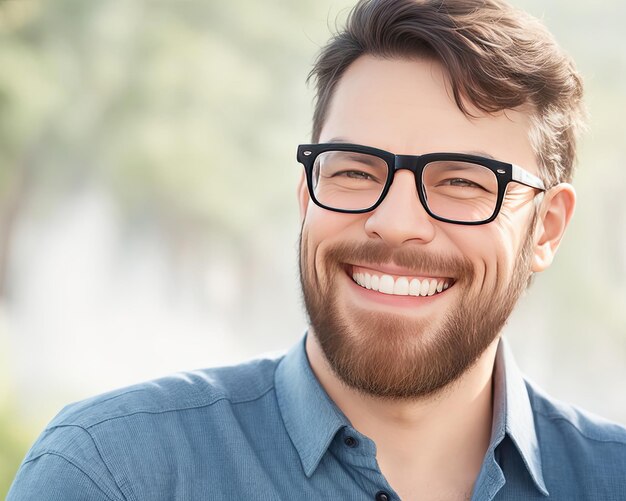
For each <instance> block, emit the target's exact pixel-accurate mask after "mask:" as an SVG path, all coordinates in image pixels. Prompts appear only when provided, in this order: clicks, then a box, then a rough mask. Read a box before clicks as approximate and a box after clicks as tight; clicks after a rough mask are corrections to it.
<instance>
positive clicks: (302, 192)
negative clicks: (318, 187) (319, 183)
mask: <svg viewBox="0 0 626 501" xmlns="http://www.w3.org/2000/svg"><path fill="white" fill-rule="evenodd" d="M297 195H298V203H299V205H300V222H303V221H304V217H305V216H306V209H307V207H308V206H309V200H310V197H309V190H308V188H307V184H306V176H305V174H304V171H303V172H302V174H301V175H300V181H299V182H298V189H297Z"/></svg>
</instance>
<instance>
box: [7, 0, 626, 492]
mask: <svg viewBox="0 0 626 501" xmlns="http://www.w3.org/2000/svg"><path fill="white" fill-rule="evenodd" d="M513 3H514V4H515V5H517V6H519V7H521V8H524V9H526V10H528V11H530V12H531V13H533V14H535V15H536V16H538V17H540V18H542V19H544V21H545V23H546V24H547V25H548V27H549V28H550V30H551V31H552V32H553V33H554V34H555V36H556V38H557V39H558V40H559V42H560V43H561V44H562V45H563V46H564V47H565V48H566V49H567V51H568V52H569V53H570V54H571V55H572V56H573V57H574V59H575V60H576V62H577V65H578V67H579V69H580V70H581V72H582V73H583V76H584V77H585V81H586V89H587V103H588V108H589V111H590V115H591V121H590V126H591V132H590V133H589V134H588V135H587V136H586V137H585V138H584V139H583V141H582V144H581V150H580V168H579V170H578V173H577V176H576V180H575V186H576V188H577V191H578V208H577V213H576V215H575V218H574V221H573V223H572V226H571V229H570V231H569V234H568V235H567V237H566V238H565V241H564V243H563V245H562V248H561V251H560V254H559V256H558V258H557V261H556V263H555V265H554V266H553V267H552V268H551V269H550V270H549V271H548V272H546V273H545V274H543V276H540V277H538V279H537V280H536V282H535V284H534V285H533V287H532V288H531V289H530V291H529V293H528V295H527V297H525V298H524V299H523V301H522V302H521V304H520V305H519V307H518V309H517V310H516V312H515V314H514V316H513V318H512V319H511V321H510V323H509V325H508V327H507V333H508V337H509V340H510V342H511V344H512V345H513V348H514V351H515V353H516V356H517V360H518V363H519V365H520V366H521V367H522V369H523V370H524V371H525V372H526V373H527V374H528V375H529V376H530V377H531V378H532V379H534V380H535V381H537V382H539V383H540V384H541V385H542V386H543V387H544V388H546V389H547V390H548V391H549V392H551V393H552V394H553V395H555V396H557V397H559V398H562V399H564V400H568V401H570V402H574V403H576V404H578V405H580V406H583V407H585V408H587V409H589V410H591V411H593V412H595V413H599V414H601V415H604V416H606V417H609V418H611V419H613V420H617V421H620V422H621V423H623V424H626V392H625V391H624V382H625V381H626V231H625V230H626V202H625V198H624V193H626V162H625V161H624V159H625V158H626V137H625V135H624V127H623V124H622V121H623V116H624V113H625V112H626V52H625V51H624V50H623V46H624V41H625V40H624V36H623V25H624V23H625V22H626V6H625V4H624V3H623V2H620V1H619V0H604V1H599V2H596V3H593V4H592V3H591V2H585V1H582V0H579V1H572V0H552V1H550V2H543V1H539V0H534V1H531V0H527V1H523V0H516V1H515V2H513ZM351 5H352V2H348V1H345V0H342V1H339V0H336V1H332V0H317V1H314V0H299V1H298V2H286V1H281V0H268V1H266V2H256V1H254V0H236V1H234V2H230V3H226V2H206V1H200V0H185V1H180V2H166V1H164V0H136V1H134V2H128V1H127V0H91V1H89V2H84V1H82V0H55V1H54V2H50V1H47V0H0V37H1V38H2V40H1V42H0V152H1V156H0V493H2V492H5V490H6V489H7V488H8V484H9V482H10V480H11V479H12V477H13V475H14V472H15V470H16V468H17V465H18V464H19V461H20V460H21V458H22V456H23V455H24V454H25V452H26V448H27V447H28V445H29V444H30V443H31V442H32V441H33V440H34V438H35V437H36V435H37V434H38V433H39V431H40V430H41V428H42V427H43V426H44V425H45V423H46V422H47V421H49V420H50V419H51V418H52V417H53V415H54V414H56V412H58V410H59V409H60V408H61V407H62V406H63V405H64V404H66V403H68V402H70V401H74V400H77V399H81V398H84V397H87V396H89V395H92V394H95V393H99V392H103V391H106V390H109V389H113V388H116V387H119V386H123V385H128V384H132V383H135V382H139V381H142V380H146V379H150V378H155V377H159V376H162V375H166V374H168V373H171V372H174V371H178V370H188V369H195V368H200V367H206V366H210V365H221V364H228V363H234V362H237V361H240V360H243V359H246V358H249V357H252V356H255V355H258V354H260V353H263V352H267V351H275V350H282V349H286V348H288V347H289V346H291V345H292V344H293V343H294V342H296V340H297V339H299V338H300V336H301V335H302V334H303V333H304V330H305V328H306V321H305V316H304V313H303V308H302V306H301V299H300V292H299V284H298V274H297V260H296V256H297V248H296V247H297V237H298V232H299V220H298V214H297V206H296V199H295V186H296V182H297V179H298V175H299V172H300V168H301V167H300V166H299V164H297V163H296V161H295V149H296V145H297V144H298V143H300V142H308V141H309V139H310V118H311V113H312V105H311V103H312V97H313V89H312V88H307V87H306V85H305V82H304V80H305V78H306V75H307V73H308V71H309V69H310V67H311V63H312V61H313V59H314V57H315V55H316V53H317V50H318V48H319V47H320V46H321V45H323V44H324V43H325V42H326V40H327V38H328V37H329V33H330V31H329V28H332V27H333V26H334V25H335V18H336V17H337V16H338V15H339V18H340V19H344V18H345V15H346V13H347V8H348V7H349V6H351ZM3 489H5V490H3Z"/></svg>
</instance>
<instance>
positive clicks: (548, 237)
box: [298, 56, 575, 397]
mask: <svg viewBox="0 0 626 501" xmlns="http://www.w3.org/2000/svg"><path fill="white" fill-rule="evenodd" d="M451 95H452V94H451V91H450V87H449V84H448V81H447V78H446V74H445V70H444V69H443V67H442V66H441V64H439V63H438V62H436V61H433V60H429V59H424V58H421V59H413V60H405V59H381V58H375V57H372V56H362V57H360V58H359V59H357V60H356V61H355V62H354V63H353V64H352V65H351V66H350V67H349V68H348V69H347V70H346V72H345V74H344V75H343V76H342V78H341V80H340V81H339V83H338V85H337V87H336V88H335V91H334V95H333V98H332V100H331V103H330V106H329V109H328V113H327V116H326V120H325V122H324V125H323V128H322V131H321V135H320V139H319V142H320V143H325V142H334V141H337V140H341V141H344V142H351V143H356V144H362V145H368V146H374V147H377V148H381V149H384V150H387V151H390V152H393V153H395V154H411V155H420V154H424V153H432V152H459V153H473V154H478V155H483V156H491V157H493V158H495V159H497V160H501V161H504V162H509V163H514V164H517V165H520V166H522V167H523V168H524V169H526V170H528V171H529V172H531V173H533V174H535V175H538V174H539V168H538V164H537V159H536V155H535V152H534V151H533V149H532V147H531V143H530V140H529V130H530V126H531V122H530V119H529V111H530V110H505V111H503V112H500V113H496V114H485V113H484V112H481V111H480V110H476V109H472V115H473V117H471V118H470V117H468V116H466V115H465V114H463V113H462V112H461V111H460V110H459V108H458V107H457V106H456V104H455V102H454V100H453V99H452V97H451ZM535 194H536V192H535V191H534V190H532V189H531V188H528V187H526V186H523V185H519V184H517V183H511V184H510V185H509V188H508V190H507V195H506V198H505V200H504V203H503V205H502V208H501V210H500V213H499V215H498V217H497V218H496V220H495V221H493V222H491V223H488V224H485V225H478V226H464V225H457V224H451V223H445V222H441V221H437V220H434V219H433V218H431V217H430V216H428V214H427V213H426V211H425V210H424V208H423V207H422V205H421V203H420V201H419V198H418V195H417V191H416V185H415V178H414V176H413V174H412V173H411V172H409V171H406V170H402V171H399V172H397V173H396V175H395V178H394V181H393V184H392V186H391V188H390V190H389V193H388V194H387V196H386V198H385V200H384V201H383V202H382V204H381V205H380V206H379V207H377V208H376V209H375V210H374V211H372V212H369V213H365V214H342V213H337V212H332V211H328V210H325V209H322V208H320V207H318V206H316V205H315V204H314V203H313V202H312V201H311V200H310V197H309V194H308V191H307V188H306V180H305V179H304V176H303V177H302V179H301V181H300V184H299V188H298V195H299V203H300V211H301V216H302V236H301V253H302V256H303V259H302V261H301V267H302V273H305V274H307V275H306V276H307V277H308V284H309V285H308V289H309V295H310V296H312V295H318V296H324V295H327V296H328V295H329V294H330V295H332V305H333V308H332V310H333V311H334V313H335V314H336V315H335V316H336V317H337V318H335V319H334V320H335V321H336V322H339V323H340V324H341V325H342V326H343V327H344V329H343V334H342V335H343V336H346V338H347V337H349V338H350V340H349V341H350V343H351V349H352V350H353V351H354V352H355V353H358V352H359V350H361V351H362V352H363V353H365V352H366V351H367V357H369V358H368V359H367V361H368V363H369V364H371V365H372V370H373V371H374V373H375V372H376V365H377V364H378V365H380V367H381V368H382V367H384V363H383V361H382V360H381V361H377V360H376V353H372V351H373V350H374V349H375V347H376V346H377V345H376V343H380V345H379V349H380V350H381V353H383V354H384V356H385V357H386V358H387V359H388V358H389V357H390V356H393V355H397V356H398V363H397V364H395V365H394V366H391V365H388V366H386V368H385V371H386V373H387V374H388V373H389V372H390V368H391V367H393V368H397V367H399V369H398V371H397V374H395V375H394V374H392V375H391V376H389V377H390V378H391V377H392V376H393V377H395V378H396V379H398V378H401V377H402V371H401V369H402V363H405V364H406V367H407V368H408V367H409V366H410V363H411V357H412V356H414V355H415V354H420V353H421V354H422V355H424V353H428V352H425V351H424V350H422V348H424V347H427V346H430V348H431V349H435V350H436V349H437V343H439V346H443V344H445V340H443V344H442V339H441V336H442V334H443V335H445V329H446V328H448V327H449V326H448V324H446V321H447V320H448V319H449V318H450V316H451V315H452V314H453V313H455V312H456V313H457V315H458V313H459V308H461V307H464V308H465V310H462V311H467V312H468V314H470V313H471V312H472V305H473V304H475V305H476V306H477V307H478V305H480V308H482V310H485V311H482V310H481V309H480V308H479V310H478V311H479V312H480V314H481V315H482V317H483V318H485V319H486V320H485V325H487V323H488V322H487V320H489V318H488V317H489V315H490V314H491V312H492V311H493V309H494V308H493V304H490V300H491V299H493V298H496V299H497V301H498V303H497V304H500V303H502V302H503V301H509V302H510V303H511V304H510V307H511V308H512V305H513V304H514V303H515V301H516V300H517V298H518V297H519V295H520V294H521V292H522V290H523V288H522V287H521V286H517V287H514V288H513V289H507V286H508V285H510V284H511V283H512V282H515V281H516V280H517V282H518V283H520V284H521V283H522V282H523V283H524V284H525V283H526V281H527V279H528V276H529V275H530V273H531V271H533V272H540V271H543V270H544V269H545V268H547V267H548V266H549V265H550V263H551V261H552V258H553V256H554V253H555V252H556V249H557V248H558V245H559V243H560V240H561V238H562V235H563V232H564V230H565V228H566V226H567V224H568V222H569V219H570V217H571V215H572V212H573V207H574V202H575V195H574V191H573V188H572V187H571V186H569V185H566V184H561V185H558V186H557V187H554V188H552V189H550V190H549V191H548V192H546V193H545V194H544V195H543V196H542V197H541V198H540V199H539V200H540V201H541V203H540V205H539V207H538V208H537V203H536V202H537V201H536V200H535ZM536 210H537V214H536V216H535V211H536ZM533 216H535V219H533ZM533 221H534V223H535V224H534V229H533V228H531V227H530V226H531V222H533ZM531 230H532V231H531ZM344 244H345V245H347V246H355V247H356V246H359V245H371V246H375V247H376V248H377V249H384V250H385V251H384V252H383V251H382V250H381V256H382V255H383V254H385V253H386V254H385V255H387V256H389V257H390V259H391V260H390V261H388V262H382V260H378V261H380V262H376V263H368V262H362V261H359V262H354V261H352V262H351V259H350V258H349V257H346V256H345V255H344V254H341V253H340V254H339V255H340V256H341V259H342V260H343V261H342V262H341V263H336V264H338V265H340V266H329V265H328V261H329V260H332V259H335V257H333V253H334V249H336V248H337V247H338V246H339V247H340V246H342V245H344ZM412 254H413V255H415V256H416V260H415V261H414V262H415V263H417V264H416V266H417V267H418V268H419V269H415V268H412V267H411V266H410V265H409V263H412V262H413V261H412V258H411V255H412ZM396 256H397V257H399V259H397V260H396V259H395V257H396ZM419 256H421V258H419ZM524 256H525V259H522V257H524ZM438 259H439V260H441V261H442V263H443V264H442V266H441V267H438V268H439V269H435V270H429V269H427V265H431V266H435V264H436V263H437V262H438V261H437V260H438ZM419 263H421V264H422V265H423V266H421V265H419ZM446 263H448V264H450V266H446ZM451 263H464V265H463V266H462V267H461V268H462V270H465V272H468V270H469V272H471V276H455V274H457V273H461V271H460V270H459V269H458V268H457V267H455V266H452V264H451ZM353 265H357V266H366V267H369V268H372V269H373V270H376V271H380V272H381V273H380V274H382V273H383V272H386V273H388V274H393V275H404V276H426V277H441V278H452V279H453V281H454V280H457V281H456V283H454V285H453V286H452V287H450V288H449V289H448V290H446V291H445V292H444V293H443V294H441V295H436V296H433V297H432V298H405V297H404V298H398V297H397V296H388V295H384V294H382V293H374V292H371V291H368V294H363V293H362V290H361V289H360V287H359V286H358V285H356V284H355V283H354V282H353V280H352V278H351V276H350V269H351V268H350V267H351V266H353ZM311 291H317V294H311ZM305 297H306V290H305ZM329 297H330V296H329ZM497 304H496V306H497ZM325 309H326V308H324V307H322V308H320V310H321V313H320V312H318V314H317V316H318V317H319V316H323V315H324V313H323V312H324V311H325ZM329 310H330V309H329ZM309 313H310V312H309ZM509 313H510V308H509V307H508V306H507V308H506V309H505V310H503V311H502V312H501V315H506V316H508V314H509ZM479 320H480V317H479V318H478V320H477V319H474V321H475V322H477V321H479ZM496 320H497V321H496ZM496 320H494V322H492V323H493V325H492V326H490V328H491V331H489V332H487V331H486V332H485V334H484V336H485V339H482V341H481V345H480V350H483V351H484V350H485V349H486V348H487V346H493V341H494V339H495V338H496V336H497V335H498V332H497V331H494V329H495V328H497V329H499V328H500V327H501V324H502V323H503V322H504V320H505V319H496ZM311 323H312V328H311V329H310V334H311V335H312V336H309V337H310V338H311V343H309V344H308V346H307V349H308V351H309V356H310V359H311V363H312V366H313V367H314V369H315V368H316V367H315V366H316V365H317V366H319V369H320V370H322V369H321V366H322V365H325V366H326V369H328V361H329V359H331V358H332V357H329V356H328V355H329V353H328V349H329V348H328V347H327V348H326V350H327V351H326V354H325V356H320V352H321V351H324V350H320V349H319V342H317V341H319V339H316V337H318V336H316V333H315V329H314V327H313V326H314V325H315V323H316V322H314V321H312V322H311ZM494 326H496V327H494ZM477 329H478V330H479V329H480V327H477ZM371 330H374V331H376V332H370V331H371ZM365 333H367V334H365ZM433 333H437V334H433ZM326 335H327V336H328V333H326ZM365 336H372V337H370V338H369V339H368V338H366V337H365ZM394 336H395V337H394ZM436 336H439V337H438V338H437V339H436ZM363 340H367V343H366V342H364V341H363ZM433 347H434V348H433ZM448 348H450V347H448ZM385 350H386V351H385ZM394 350H395V351H394ZM452 351H453V350H452ZM452 351H450V353H452ZM430 353H431V354H434V355H435V357H434V359H435V360H436V354H437V352H436V351H431V352H430ZM403 354H404V355H405V356H404V357H403V356H402V355H403ZM479 355H480V353H472V354H471V357H470V358H471V359H472V360H469V359H468V360H465V361H463V364H464V366H463V369H464V370H467V369H468V368H469V367H470V366H471V365H472V363H474V362H475V361H476V359H477V356H479ZM468 356H469V355H468ZM357 358H358V357H357ZM416 360H419V361H420V362H421V363H424V359H423V358H422V359H420V358H419V357H418V358H416ZM378 362H380V363H378ZM442 367H443V366H442ZM330 369H331V370H334V369H336V367H333V363H332V362H331V364H330ZM361 369H362V370H363V368H361ZM442 370H443V369H442ZM334 372H335V374H334V376H333V377H335V378H336V379H337V378H338V379H339V380H341V379H342V375H341V373H340V372H337V370H334ZM392 372H393V370H392ZM427 372H428V371H427V370H426V371H423V373H424V374H425V373H427ZM461 375H462V374H461V373H455V374H450V380H449V381H448V383H451V382H452V381H454V380H455V379H457V378H458V377H460V376H461ZM416 377H417V376H416ZM420 377H421V376H420ZM343 379H344V383H346V382H347V381H346V380H345V379H346V378H343ZM439 379H441V378H439ZM390 381H391V379H390ZM392 382H393V381H391V383H392ZM388 383H389V384H388ZM391 383H390V382H389V381H386V382H385V385H387V386H386V387H389V388H391V386H390V384H391ZM417 383H419V381H417ZM443 383H444V381H443V380H441V381H439V382H438V383H437V385H438V387H436V388H435V387H434V386H433V385H430V386H428V387H426V386H425V387H424V388H420V389H418V390H416V391H415V392H414V394H411V393H410V391H409V392H406V391H405V393H397V394H395V395H394V393H393V391H392V390H390V392H389V394H388V395H387V396H392V397H394V396H395V397H399V396H407V397H410V396H413V397H418V396H420V395H428V394H432V393H433V392H435V391H438V390H440V389H441V388H442V387H444V386H445V385H444V384H443ZM348 385H349V386H350V385H352V386H354V389H356V390H358V391H359V390H360V391H365V392H369V393H372V394H373V395H376V391H379V390H380V388H378V390H371V388H359V387H358V386H357V385H355V384H352V383H350V382H348ZM382 387H385V386H384V385H382V386H381V388H382ZM416 387H419V384H416ZM381 396H382V393H381Z"/></svg>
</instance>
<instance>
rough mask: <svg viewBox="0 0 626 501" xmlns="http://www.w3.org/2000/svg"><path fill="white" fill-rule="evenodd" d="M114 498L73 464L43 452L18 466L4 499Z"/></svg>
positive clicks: (107, 500)
mask: <svg viewBox="0 0 626 501" xmlns="http://www.w3.org/2000/svg"><path fill="white" fill-rule="evenodd" d="M33 499H37V500H38V501H118V500H120V498H118V497H111V496H109V495H107V494H106V493H105V492H104V491H103V490H102V488H101V487H100V486H98V484H97V482H96V481H95V480H94V479H92V478H91V477H90V476H89V475H88V474H87V473H85V472H84V471H83V470H81V468H80V467H78V466H77V465H74V464H72V463H71V462H70V461H69V460H67V459H66V458H64V457H62V456H60V455H57V454H50V453H49V454H43V455H41V456H39V457H38V458H36V459H33V460H30V461H27V462H25V463H23V464H22V466H21V467H20V469H19V471H18V473H17V476H16V477H15V480H14V481H13V485H12V486H11V489H10V490H9V494H8V497H7V501H26V500H28V501H32V500H33Z"/></svg>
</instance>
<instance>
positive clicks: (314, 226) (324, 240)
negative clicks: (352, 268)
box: [302, 205, 364, 279]
mask: <svg viewBox="0 0 626 501" xmlns="http://www.w3.org/2000/svg"><path fill="white" fill-rule="evenodd" d="M363 225H364V221H363V217H362V216H360V215H357V214H342V213H339V212H332V211H328V210H325V209H322V208H321V207H317V206H315V205H313V206H312V205H310V206H309V208H308V210H307V214H306V219H305V221H304V226H303V228H302V235H303V244H302V245H305V246H306V247H307V259H308V263H307V266H308V267H309V268H310V267H313V268H314V269H313V270H311V271H312V272H313V273H316V274H318V275H319V274H320V273H323V266H322V265H321V263H322V260H323V258H324V255H325V250H326V249H327V248H328V247H329V246H331V245H333V244H336V243H337V242H343V241H346V240H352V241H357V240H358V239H359V228H361V235H362V231H363V230H362V228H363ZM361 238H362V236H361ZM320 278H322V279H323V277H320Z"/></svg>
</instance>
